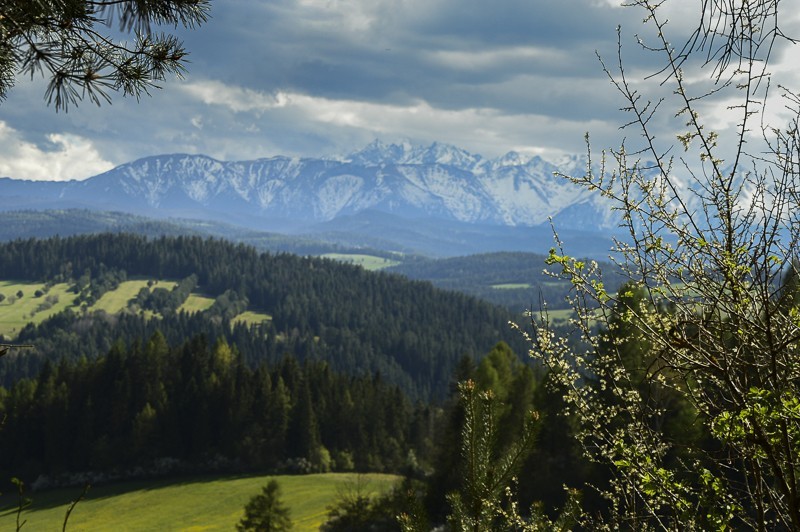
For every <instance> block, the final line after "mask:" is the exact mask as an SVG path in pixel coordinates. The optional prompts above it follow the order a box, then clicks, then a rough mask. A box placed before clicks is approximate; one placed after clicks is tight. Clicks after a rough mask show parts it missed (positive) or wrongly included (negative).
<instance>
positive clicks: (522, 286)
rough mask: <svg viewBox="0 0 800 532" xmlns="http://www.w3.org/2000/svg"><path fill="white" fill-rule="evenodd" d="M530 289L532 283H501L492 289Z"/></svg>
mask: <svg viewBox="0 0 800 532" xmlns="http://www.w3.org/2000/svg"><path fill="white" fill-rule="evenodd" d="M530 287H531V284H530V283H501V284H493V285H492V288H494V289H495V290H524V289H526V288H530Z"/></svg>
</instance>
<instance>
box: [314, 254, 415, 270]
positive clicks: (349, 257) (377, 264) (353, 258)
mask: <svg viewBox="0 0 800 532" xmlns="http://www.w3.org/2000/svg"><path fill="white" fill-rule="evenodd" d="M322 257H323V258H326V259H333V260H338V261H341V262H349V263H351V264H356V265H358V266H361V267H362V268H364V269H365V270H381V269H383V268H388V267H389V266H396V265H397V264H400V262H399V261H396V260H391V259H387V258H384V257H376V256H374V255H360V254H358V253H326V254H324V255H322Z"/></svg>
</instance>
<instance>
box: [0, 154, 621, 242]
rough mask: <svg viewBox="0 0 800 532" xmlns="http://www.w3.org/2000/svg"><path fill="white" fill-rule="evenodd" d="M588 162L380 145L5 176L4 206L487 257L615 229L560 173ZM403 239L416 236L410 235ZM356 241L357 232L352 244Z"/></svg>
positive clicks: (0, 184) (597, 204)
mask: <svg viewBox="0 0 800 532" xmlns="http://www.w3.org/2000/svg"><path fill="white" fill-rule="evenodd" d="M586 165H587V161H586V159H585V158H584V157H577V156H569V157H564V158H562V159H560V160H558V161H554V162H549V161H546V160H544V159H542V158H541V157H538V156H534V157H527V156H523V155H521V154H519V153H516V152H509V153H507V154H506V155H504V156H502V157H499V158H495V159H487V158H483V157H482V156H480V155H477V154H472V153H469V152H466V151H464V150H462V149H459V148H457V147H454V146H451V145H447V144H442V143H433V144H431V145H429V146H415V145H412V144H410V143H401V144H384V143H381V142H380V141H375V142H373V143H371V144H369V145H368V146H366V147H365V148H364V149H362V150H360V151H358V152H355V153H352V154H350V155H347V156H344V157H336V158H292V157H284V156H276V157H270V158H264V159H257V160H251V161H227V162H226V161H219V160H216V159H213V158H211V157H208V156H205V155H186V154H173V155H158V156H153V157H147V158H143V159H139V160H136V161H133V162H130V163H126V164H123V165H120V166H118V167H116V168H114V169H112V170H110V171H108V172H105V173H102V174H99V175H96V176H94V177H90V178H88V179H86V180H83V181H68V182H43V181H25V180H18V179H13V178H2V179H0V198H2V199H3V201H2V207H0V208H2V209H3V210H12V209H13V210H19V209H32V210H41V209H66V208H82V209H92V210H104V211H120V212H126V213H131V214H137V215H142V216H148V217H155V218H162V219H163V218H185V219H197V220H213V221H217V222H226V223H231V224H235V225H239V226H243V227H247V228H249V229H257V230H267V231H277V232H283V233H305V234H320V235H327V239H328V240H329V241H330V240H334V241H335V240H336V239H337V238H339V239H344V241H346V242H347V243H348V244H350V245H354V244H355V243H356V241H359V238H360V242H361V244H362V245H368V242H367V241H368V240H373V241H374V240H377V241H382V243H381V245H380V246H378V247H382V248H384V249H389V248H392V247H395V248H398V249H407V248H408V246H409V244H411V245H412V247H413V242H414V240H415V238H417V237H419V236H420V235H419V234H418V233H419V232H423V233H425V232H428V233H432V235H428V238H433V240H434V241H436V240H437V239H439V238H441V237H442V236H443V235H445V234H446V235H447V238H448V239H449V240H452V239H453V235H459V234H460V235H461V237H458V236H456V240H458V239H459V238H462V239H463V238H466V239H467V240H474V242H473V244H475V246H476V247H475V249H474V250H472V249H465V250H460V249H459V250H455V249H454V250H453V251H454V252H455V253H459V252H461V251H468V252H470V251H471V252H480V251H487V250H491V249H490V248H491V246H489V249H487V248H486V245H481V243H480V242H479V241H480V240H481V238H485V239H488V241H492V240H496V239H497V238H498V236H499V237H500V238H501V239H502V238H509V235H515V234H518V235H519V236H520V238H521V239H522V240H520V245H522V242H523V241H526V240H527V244H530V240H529V237H530V234H531V230H533V231H534V232H536V233H537V234H539V233H541V232H542V231H541V230H542V229H545V228H546V229H547V231H545V233H547V234H548V235H549V223H548V220H549V219H550V218H552V220H553V222H554V224H555V226H556V227H557V228H558V229H559V230H564V231H568V232H569V231H577V232H580V233H587V234H588V233H591V232H595V231H597V232H606V233H607V232H609V231H611V230H613V229H614V228H615V227H616V225H617V220H616V219H615V216H614V213H612V212H611V211H610V210H609V209H608V208H607V206H606V205H605V204H604V202H603V199H602V198H600V196H599V195H597V194H593V193H591V192H589V191H587V190H585V189H582V188H580V187H577V186H575V185H573V184H572V183H570V182H569V181H568V180H567V179H565V178H563V177H557V176H556V175H555V173H557V172H558V173H563V174H568V175H576V174H578V175H579V174H582V173H583V172H585V170H586ZM376 222H378V223H376ZM378 226H381V227H382V229H380V230H379V229H378ZM511 228H514V229H513V230H512V229H511ZM587 228H590V229H589V230H587ZM404 232H405V233H408V232H411V233H412V235H408V236H407V237H402V234H403V233H404ZM354 234H357V235H360V236H359V238H356V239H355V241H353V238H352V237H353V235H354ZM398 235H400V237H399V238H398ZM479 235H484V236H483V237H481V236H479ZM491 235H494V236H491ZM501 235H502V236H501ZM511 238H512V239H513V238H515V237H513V236H511ZM583 238H587V236H586V235H584V236H583ZM484 244H487V243H486V242H485V243H484ZM436 247H437V246H436V244H435V242H434V244H432V248H433V249H436ZM466 247H467V248H469V246H466ZM518 248H519V246H514V245H511V248H509V246H508V245H506V246H505V247H504V248H502V249H505V250H512V249H518ZM606 249H607V248H606ZM445 254H447V252H445Z"/></svg>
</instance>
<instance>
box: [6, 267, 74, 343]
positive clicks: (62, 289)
mask: <svg viewBox="0 0 800 532" xmlns="http://www.w3.org/2000/svg"><path fill="white" fill-rule="evenodd" d="M67 288H68V286H67V284H66V283H61V284H57V285H54V286H52V287H51V288H50V290H49V291H48V292H47V293H46V294H45V295H43V296H41V297H34V293H35V292H36V291H37V290H42V291H44V289H45V286H44V283H27V282H16V281H0V293H2V294H3V295H5V296H6V299H5V300H4V301H3V302H2V303H0V334H3V335H5V336H8V337H13V336H16V335H17V333H18V332H19V330H20V329H22V327H24V326H25V325H26V324H28V323H30V322H33V323H40V322H42V321H43V320H44V319H45V318H47V317H49V316H52V315H53V314H55V313H57V312H61V311H62V310H64V309H65V308H67V307H69V306H71V305H72V303H73V300H74V299H75V294H73V293H71V292H67ZM20 290H21V291H22V293H23V295H22V298H20V299H17V297H16V295H15V294H16V293H17V292H18V291H20ZM47 296H57V297H58V303H56V304H54V305H53V306H52V307H51V308H49V309H47V310H42V311H37V307H39V306H40V305H41V304H42V303H44V302H45V299H46V298H47Z"/></svg>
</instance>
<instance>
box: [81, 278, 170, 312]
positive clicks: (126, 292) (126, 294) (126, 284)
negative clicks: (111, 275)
mask: <svg viewBox="0 0 800 532" xmlns="http://www.w3.org/2000/svg"><path fill="white" fill-rule="evenodd" d="M147 283H148V281H147V280H133V281H123V282H121V283H120V284H119V286H118V287H117V289H116V290H110V291H108V292H106V293H105V294H103V295H102V296H100V299H98V300H97V301H96V302H95V304H94V305H92V306H91V310H105V311H106V312H108V313H109V314H116V313H117V312H120V311H121V310H123V309H125V308H126V307H127V306H128V301H130V300H131V299H133V298H135V297H136V296H137V295H138V294H139V290H141V289H142V288H147ZM162 284H163V286H165V287H166V286H168V287H169V288H170V289H171V288H172V286H173V283H162ZM155 286H158V285H155Z"/></svg>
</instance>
